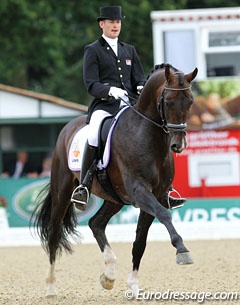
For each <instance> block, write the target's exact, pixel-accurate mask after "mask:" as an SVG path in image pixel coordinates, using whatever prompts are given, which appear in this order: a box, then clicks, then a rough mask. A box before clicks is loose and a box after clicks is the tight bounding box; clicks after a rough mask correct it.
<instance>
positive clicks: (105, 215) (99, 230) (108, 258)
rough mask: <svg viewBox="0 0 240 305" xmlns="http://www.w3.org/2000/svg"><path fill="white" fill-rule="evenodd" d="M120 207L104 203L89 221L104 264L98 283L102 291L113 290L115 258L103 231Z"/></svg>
mask: <svg viewBox="0 0 240 305" xmlns="http://www.w3.org/2000/svg"><path fill="white" fill-rule="evenodd" d="M121 208H122V205H120V204H115V203H113V202H110V201H104V203H103V205H102V207H101V208H100V209H99V210H98V212H97V213H96V214H95V215H94V216H93V217H92V218H91V219H90V220H89V227H90V228H91V230H92V232H93V235H94V237H95V238H96V241H97V243H98V245H99V248H100V250H101V251H102V254H103V259H104V262H105V266H106V268H105V271H104V273H103V274H102V275H101V277H100V283H101V285H102V287H103V288H104V289H107V290H110V289H112V288H113V285H114V282H115V279H116V271H115V265H116V260H117V258H116V256H115V254H114V252H113V250H112V249H111V247H110V245H109V242H108V240H107V237H106V234H105V229H106V226H107V224H108V222H109V220H110V219H111V217H112V216H113V215H115V214H116V213H117V212H119V211H120V210H121Z"/></svg>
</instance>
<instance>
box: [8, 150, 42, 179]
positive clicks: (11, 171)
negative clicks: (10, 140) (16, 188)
mask: <svg viewBox="0 0 240 305" xmlns="http://www.w3.org/2000/svg"><path fill="white" fill-rule="evenodd" d="M2 176H3V177H5V178H7V177H11V178H14V179H17V178H20V177H36V176H37V174H36V173H35V172H33V171H31V168H30V164H29V162H28V153H27V152H25V151H19V152H18V153H17V157H16V160H13V161H10V162H9V163H8V165H7V167H6V170H5V171H4V172H3V175H2Z"/></svg>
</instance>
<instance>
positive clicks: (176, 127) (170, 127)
mask: <svg viewBox="0 0 240 305" xmlns="http://www.w3.org/2000/svg"><path fill="white" fill-rule="evenodd" d="M190 89H191V86H189V87H185V88H170V87H166V86H164V87H163V90H162V92H161V95H160V96H159V99H158V102H157V110H158V112H159V114H160V117H161V121H162V124H159V123H157V122H155V121H153V120H151V119H150V118H148V117H146V116H145V115H144V114H142V113H141V112H139V111H137V109H135V108H134V107H133V106H132V105H131V104H130V102H129V101H127V100H125V99H123V98H120V99H121V100H122V101H123V102H125V103H126V104H127V105H128V106H129V107H130V108H132V109H133V110H134V111H135V112H136V113H137V114H138V115H140V116H141V117H142V118H144V119H145V120H147V121H148V122H150V123H152V124H154V125H155V126H157V127H160V128H162V129H163V131H164V132H165V133H170V131H175V132H185V130H186V128H187V123H180V124H173V123H168V122H167V119H166V116H165V111H164V92H165V90H172V91H184V90H190ZM129 98H131V99H133V100H136V99H135V98H134V97H131V96H129ZM136 101H137V100H136Z"/></svg>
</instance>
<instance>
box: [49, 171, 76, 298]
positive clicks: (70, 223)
mask: <svg viewBox="0 0 240 305" xmlns="http://www.w3.org/2000/svg"><path fill="white" fill-rule="evenodd" d="M55 175H56V176H55V178H54V179H52V180H51V194H52V202H51V216H50V220H49V224H48V228H47V229H48V240H47V248H48V253H49V262H50V266H49V270H48V273H47V277H46V283H47V291H46V297H52V296H55V295H56V294H57V292H56V289H55V282H56V278H55V261H56V256H57V255H58V254H60V253H61V251H62V249H65V250H66V251H68V252H70V253H71V252H72V250H71V246H70V243H69V241H68V240H67V235H68V234H70V233H73V234H76V231H75V226H76V224H77V223H76V219H75V216H74V215H75V214H74V211H73V206H72V205H70V198H71V191H72V189H73V179H72V174H71V173H70V172H69V173H65V175H64V176H63V177H61V175H58V171H56V174H55Z"/></svg>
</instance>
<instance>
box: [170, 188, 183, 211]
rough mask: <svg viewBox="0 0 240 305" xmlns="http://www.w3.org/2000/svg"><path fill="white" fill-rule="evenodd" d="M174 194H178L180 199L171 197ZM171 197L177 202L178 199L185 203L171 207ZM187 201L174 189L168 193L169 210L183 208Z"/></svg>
mask: <svg viewBox="0 0 240 305" xmlns="http://www.w3.org/2000/svg"><path fill="white" fill-rule="evenodd" d="M172 193H176V194H177V195H178V198H174V197H171V196H170V195H171V194H172ZM170 197H171V198H173V200H174V199H176V200H178V199H182V201H183V202H181V203H179V204H178V205H175V206H171V204H170ZM185 201H186V199H185V198H182V197H181V195H180V194H179V192H178V191H177V190H175V189H174V188H172V189H171V190H170V191H169V192H168V193H167V203H168V208H169V209H170V210H174V209H178V208H181V207H182V206H183V205H184V202H185Z"/></svg>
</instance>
